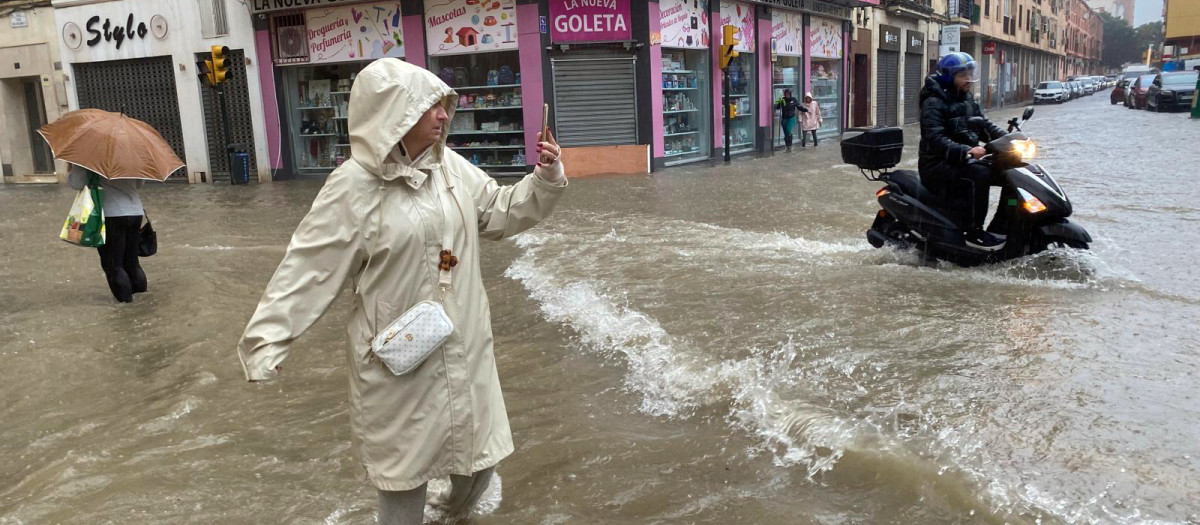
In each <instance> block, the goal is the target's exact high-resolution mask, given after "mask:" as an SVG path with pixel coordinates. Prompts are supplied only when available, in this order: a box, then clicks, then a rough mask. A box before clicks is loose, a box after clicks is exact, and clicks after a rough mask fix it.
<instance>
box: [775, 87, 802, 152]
mask: <svg viewBox="0 0 1200 525" xmlns="http://www.w3.org/2000/svg"><path fill="white" fill-rule="evenodd" d="M796 108H800V102H799V101H797V100H796V97H793V96H792V90H790V89H785V90H783V96H782V97H780V98H779V100H777V101H775V109H777V110H779V125H780V127H782V128H783V143H784V144H787V150H788V151H792V134H793V133H795V131H796ZM801 109H803V108H801Z"/></svg>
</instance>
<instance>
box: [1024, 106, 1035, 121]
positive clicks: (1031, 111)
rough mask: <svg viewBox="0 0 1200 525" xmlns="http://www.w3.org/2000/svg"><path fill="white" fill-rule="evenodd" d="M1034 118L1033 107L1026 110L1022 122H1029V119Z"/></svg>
mask: <svg viewBox="0 0 1200 525" xmlns="http://www.w3.org/2000/svg"><path fill="white" fill-rule="evenodd" d="M1032 116H1033V108H1032V107H1028V108H1025V113H1024V114H1023V115H1021V120H1029V117H1032Z"/></svg>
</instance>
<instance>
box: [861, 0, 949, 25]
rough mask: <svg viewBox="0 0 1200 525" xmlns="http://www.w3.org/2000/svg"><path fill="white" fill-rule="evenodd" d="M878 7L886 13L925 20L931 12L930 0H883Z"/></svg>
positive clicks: (931, 3) (931, 4)
mask: <svg viewBox="0 0 1200 525" xmlns="http://www.w3.org/2000/svg"><path fill="white" fill-rule="evenodd" d="M960 1H962V0H960ZM879 7H882V8H883V10H884V11H887V12H888V14H892V15H899V16H907V17H910V18H916V19H919V20H926V19H928V18H929V15H932V14H933V2H932V0H883V1H882V2H880V5H879Z"/></svg>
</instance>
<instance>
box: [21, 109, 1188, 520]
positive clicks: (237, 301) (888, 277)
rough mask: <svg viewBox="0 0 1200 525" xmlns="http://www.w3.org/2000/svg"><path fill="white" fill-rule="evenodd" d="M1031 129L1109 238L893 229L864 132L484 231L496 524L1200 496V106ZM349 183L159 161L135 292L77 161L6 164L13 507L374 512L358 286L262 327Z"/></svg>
mask: <svg viewBox="0 0 1200 525" xmlns="http://www.w3.org/2000/svg"><path fill="white" fill-rule="evenodd" d="M1014 112H1015V111H1005V112H997V113H996V115H995V117H997V119H999V118H1001V117H1003V118H1007V117H1008V116H1011V115H1012V114H1013V113H1014ZM1025 129H1026V131H1027V132H1028V133H1030V134H1031V135H1032V136H1034V137H1035V139H1036V140H1037V141H1038V142H1039V145H1040V155H1041V159H1040V162H1041V163H1042V165H1043V166H1044V167H1045V168H1046V169H1047V170H1049V171H1050V172H1051V173H1053V174H1055V175H1056V176H1057V177H1058V179H1059V182H1060V183H1061V184H1062V185H1063V187H1064V188H1065V189H1066V191H1067V192H1068V194H1069V195H1070V197H1071V198H1072V200H1073V202H1074V204H1075V209H1076V216H1075V219H1076V220H1077V221H1078V222H1079V223H1080V224H1082V225H1083V226H1084V227H1086V228H1087V229H1088V230H1089V231H1090V232H1091V234H1092V236H1093V237H1094V238H1095V239H1096V242H1095V243H1094V246H1093V249H1092V250H1091V251H1089V252H1078V251H1053V252H1049V253H1045V254H1042V255H1039V256H1035V257H1030V258H1026V259H1023V260H1018V261H1013V262H1009V263H1005V264H997V265H993V266H985V267H981V268H971V269H963V268H956V267H950V266H945V265H926V264H922V263H921V262H920V261H919V258H918V257H916V256H915V255H913V254H911V253H904V252H897V251H892V250H875V249H872V248H871V247H870V246H869V245H868V244H867V243H866V240H865V238H864V235H863V232H864V230H865V229H866V227H867V226H868V225H869V223H870V221H871V218H872V214H873V213H874V211H875V209H876V206H875V204H874V196H873V194H874V191H875V190H876V189H878V187H879V186H880V185H879V184H878V183H872V182H867V181H864V180H863V179H862V178H861V177H860V176H859V175H858V174H857V172H856V171H855V170H853V169H851V168H849V167H847V166H845V165H838V163H839V162H840V161H839V160H838V155H837V145H836V143H833V142H823V143H822V144H821V146H820V147H819V148H818V149H817V150H815V151H814V150H812V149H811V148H810V149H807V150H805V149H800V148H796V152H794V153H792V154H782V153H781V154H779V155H776V156H774V157H771V158H764V159H741V160H738V161H736V162H735V163H734V164H732V166H730V167H724V166H719V165H718V166H716V167H709V166H694V167H689V168H681V169H673V170H669V171H667V172H664V173H660V174H656V175H654V176H644V177H611V178H604V177H602V178H592V179H581V180H576V181H573V182H572V185H571V188H570V191H569V192H568V193H567V195H566V196H565V197H564V199H563V201H562V202H561V204H560V206H559V209H558V211H557V212H556V213H555V215H554V216H553V217H552V218H551V219H550V220H548V221H546V222H545V223H543V224H542V225H541V226H539V227H538V228H537V229H535V230H533V231H531V232H528V233H526V234H524V235H522V236H519V237H517V238H516V239H513V240H509V241H503V242H498V243H486V244H485V251H484V256H485V257H486V261H485V264H484V266H485V280H486V283H487V286H488V292H489V294H490V297H491V302H492V306H493V318H494V322H495V332H496V339H497V344H496V354H497V359H498V363H499V367H500V376H501V381H502V383H503V385H504V388H505V399H506V401H507V404H508V408H509V415H510V417H511V419H512V428H513V433H514V440H515V442H516V445H517V450H516V452H515V453H514V454H513V455H512V456H510V457H509V458H508V459H506V460H505V461H504V462H502V463H501V464H500V466H499V468H498V470H497V472H498V474H499V477H498V481H497V483H495V484H494V485H493V487H492V488H491V489H490V491H489V493H488V494H487V496H486V498H485V500H484V501H483V503H482V504H481V509H480V510H481V511H482V514H481V515H480V516H479V517H478V518H477V519H476V522H477V523H483V524H489V523H495V524H499V523H530V524H546V525H553V524H567V523H586V524H603V523H613V524H618V523H621V524H624V523H755V524H758V523H762V524H767V523H772V524H773V523H789V524H791V523H798V524H810V523H811V524H860V523H862V524H865V523H896V524H909V523H1014V524H1015V523H1156V524H1166V523H1197V522H1198V521H1200V423H1198V421H1200V399H1198V398H1200V382H1198V381H1197V380H1196V378H1197V377H1200V337H1198V336H1197V331H1196V328H1195V326H1196V320H1197V319H1200V271H1197V270H1196V263H1195V259H1196V255H1197V254H1198V252H1197V249H1196V246H1197V244H1198V243H1200V228H1198V226H1200V208H1198V206H1197V204H1196V202H1197V199H1196V197H1197V194H1198V191H1197V190H1198V189H1200V183H1197V179H1196V166H1197V165H1200V123H1197V122H1195V121H1189V120H1188V119H1187V116H1186V115H1184V114H1169V115H1164V114H1152V113H1148V112H1144V111H1136V112H1135V111H1130V110H1126V109H1124V108H1122V107H1120V106H1109V105H1108V93H1107V92H1102V93H1100V94H1098V95H1097V96H1094V97H1088V98H1085V99H1083V100H1078V101H1074V102H1070V103H1068V104H1065V105H1062V106H1055V107H1044V108H1042V107H1039V108H1038V110H1037V114H1036V115H1035V116H1034V118H1033V120H1031V121H1030V122H1029V123H1028V125H1027V126H1026V128H1025ZM906 131H907V134H908V136H909V137H908V138H909V139H910V145H909V147H908V148H907V149H906V158H907V159H909V160H907V161H906V162H907V165H909V166H915V156H916V147H915V140H916V132H915V130H913V129H911V128H910V129H908V130H906ZM831 166H832V167H831ZM568 169H569V167H568ZM318 189H319V184H316V183H304V182H288V183H277V184H273V185H258V186H250V187H227V186H221V187H210V186H188V187H180V186H174V185H172V186H169V187H158V188H152V189H148V190H147V191H145V193H144V199H145V201H146V202H147V205H148V206H149V208H150V213H151V214H152V215H153V216H154V218H155V226H156V229H157V230H158V231H159V243H160V251H159V255H157V256H155V257H153V258H150V259H146V260H144V261H143V263H144V265H145V267H146V271H147V274H148V275H149V278H150V288H151V289H150V292H149V293H147V294H144V295H140V296H138V298H137V302H135V303H134V304H132V305H118V304H115V302H114V301H113V300H112V298H111V297H110V296H109V294H108V291H107V288H106V286H105V283H104V280H103V277H102V275H101V273H100V270H99V267H98V260H97V257H96V255H95V253H93V252H92V251H91V250H86V249H80V248H76V247H72V246H69V245H66V244H65V243H62V242H59V241H58V240H56V238H55V236H56V234H57V231H58V228H59V226H60V224H61V223H60V222H59V221H61V220H62V215H63V213H65V211H66V210H67V208H68V207H69V203H70V201H71V198H72V193H71V192H70V191H69V189H68V188H64V187H28V186H22V187H14V186H7V187H0V245H2V246H3V251H2V252H0V282H2V283H3V285H2V288H0V363H2V365H0V397H2V399H3V404H2V405H0V465H3V467H0V524H4V525H9V524H18V523H20V524H40V523H123V524H124V523H230V524H233V523H327V524H338V523H374V521H375V519H374V506H375V495H374V491H373V490H372V489H370V488H369V487H367V486H365V485H364V484H363V483H362V482H360V481H358V479H357V478H356V472H357V466H356V464H355V463H354V461H353V459H352V458H351V455H350V450H349V441H350V439H349V418H348V403H347V399H348V393H347V383H346V374H345V370H344V365H343V363H342V359H343V356H344V353H343V352H341V351H340V350H339V348H340V345H341V344H342V343H343V339H344V334H345V331H344V325H345V321H346V318H347V315H348V311H349V307H348V301H347V295H348V294H343V296H342V297H341V299H339V300H338V302H336V303H335V304H334V306H333V307H332V308H331V309H330V310H329V313H328V314H327V315H326V316H325V317H324V318H323V319H322V320H321V321H320V322H319V323H318V324H317V325H316V326H315V327H314V328H313V329H312V330H310V331H309V333H308V334H306V335H305V336H304V337H303V338H302V339H300V340H298V341H297V342H296V343H295V344H294V346H293V352H292V356H291V357H290V359H289V360H288V361H287V362H286V363H285V364H284V368H285V372H284V375H283V377H282V379H281V380H280V381H277V382H274V383H269V384H261V385H260V384H249V383H246V382H245V381H244V378H243V376H242V370H241V367H240V365H239V363H238V360H237V357H236V353H235V344H236V341H237V339H238V336H239V335H240V333H241V330H242V328H243V326H244V325H245V322H246V320H247V319H248V317H249V316H250V314H251V312H252V311H253V309H254V306H255V304H256V303H257V301H258V298H259V296H260V294H261V293H262V290H263V287H264V286H265V285H266V282H267V280H268V279H269V277H270V275H271V273H272V272H273V271H274V268H275V265H276V264H277V262H278V260H279V258H280V257H281V256H282V254H283V248H284V246H285V244H286V242H287V240H288V238H289V236H290V234H291V232H292V230H293V229H294V227H295V225H296V224H297V222H298V221H299V220H300V218H301V217H302V216H303V214H304V213H305V211H306V210H307V207H308V203H309V202H311V199H312V197H313V195H315V193H316V191H317V190H318ZM436 488H438V487H435V489H436Z"/></svg>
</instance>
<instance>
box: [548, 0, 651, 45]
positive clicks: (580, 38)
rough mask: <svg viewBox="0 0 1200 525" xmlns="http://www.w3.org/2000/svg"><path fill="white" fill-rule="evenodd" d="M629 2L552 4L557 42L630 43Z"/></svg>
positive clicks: (562, 0)
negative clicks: (621, 41) (624, 41)
mask: <svg viewBox="0 0 1200 525" xmlns="http://www.w3.org/2000/svg"><path fill="white" fill-rule="evenodd" d="M629 2H630V0H550V39H551V40H553V41H554V42H605V41H617V40H629V39H630V38H631V35H632V32H631V31H630V29H629Z"/></svg>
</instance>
